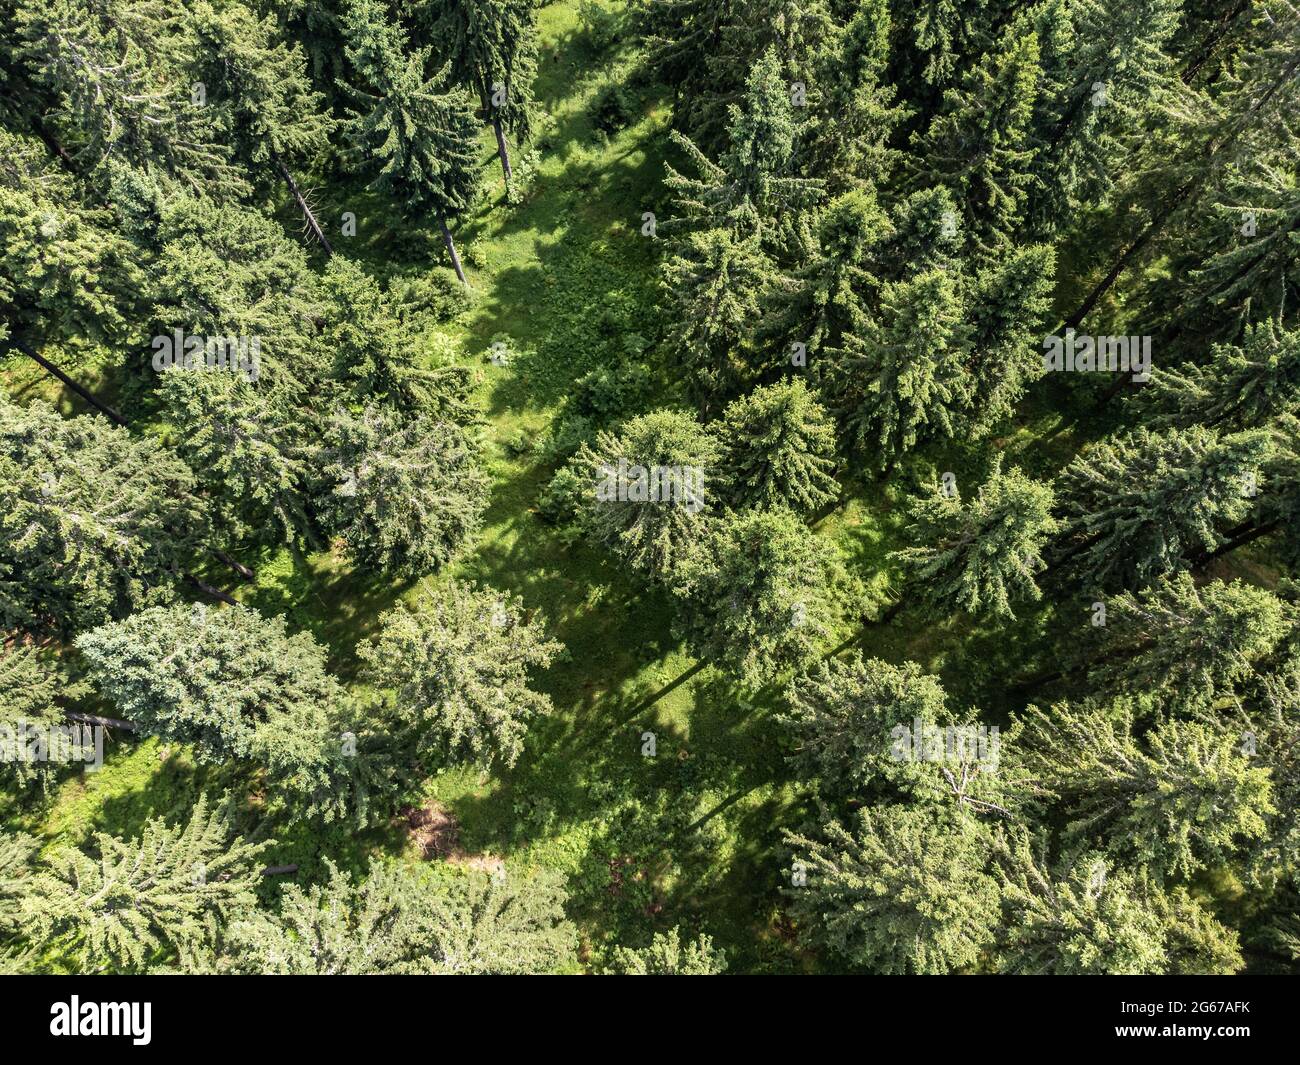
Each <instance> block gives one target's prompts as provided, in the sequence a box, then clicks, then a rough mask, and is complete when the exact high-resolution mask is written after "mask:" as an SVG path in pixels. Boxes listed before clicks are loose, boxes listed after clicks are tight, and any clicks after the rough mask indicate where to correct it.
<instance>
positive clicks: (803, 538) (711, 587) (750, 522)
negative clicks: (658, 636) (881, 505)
mask: <svg viewBox="0 0 1300 1065" xmlns="http://www.w3.org/2000/svg"><path fill="white" fill-rule="evenodd" d="M842 572H843V571H842V569H841V562H840V558H839V556H838V552H837V551H836V550H835V548H834V547H833V546H832V545H831V544H829V543H827V542H825V541H824V540H821V539H820V538H819V537H817V536H816V535H815V534H813V533H812V532H811V531H810V530H809V529H808V528H807V526H805V525H804V524H803V523H802V522H801V521H799V519H798V518H797V517H796V516H795V515H794V514H792V513H790V512H789V511H787V510H770V511H749V512H746V513H743V514H729V515H727V516H725V517H722V518H719V519H717V521H716V522H715V523H714V524H712V525H711V527H710V528H709V529H708V530H707V532H706V535H705V537H704V539H703V540H701V541H699V542H697V543H694V544H691V545H690V548H689V550H688V551H687V553H686V554H685V555H684V556H683V557H682V559H681V562H680V564H679V565H678V566H677V568H676V569H675V570H674V572H673V590H674V591H675V592H676V593H677V594H678V595H679V596H681V598H682V600H683V604H682V605H683V619H682V629H683V631H684V632H685V635H686V639H687V641H688V642H689V643H690V645H691V646H692V647H693V648H694V650H695V652H696V653H697V654H698V655H699V657H701V658H707V659H712V660H714V661H715V662H716V664H717V665H718V666H720V667H721V668H722V669H725V670H726V671H728V672H729V673H732V674H734V675H735V676H736V677H738V678H739V679H740V680H741V682H742V683H744V684H746V685H751V686H752V685H755V684H760V683H765V682H767V681H769V680H772V679H773V678H774V677H776V676H777V675H779V674H780V673H782V672H784V671H785V670H787V669H799V668H802V667H803V666H806V665H807V664H808V663H809V662H810V661H811V660H812V659H813V658H814V657H815V656H816V654H817V652H818V649H819V648H820V646H821V645H822V643H823V641H825V639H826V638H827V636H828V635H829V634H830V631H831V629H832V626H833V625H834V623H835V621H836V614H837V604H836V602H835V601H834V600H835V594H836V586H837V585H839V584H840V583H841V576H842Z"/></svg>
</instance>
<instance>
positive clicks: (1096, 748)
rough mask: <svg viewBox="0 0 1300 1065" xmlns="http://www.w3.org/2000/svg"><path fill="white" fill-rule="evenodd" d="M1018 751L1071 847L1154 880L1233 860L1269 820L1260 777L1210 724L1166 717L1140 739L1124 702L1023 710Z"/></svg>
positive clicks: (1264, 779) (1231, 739)
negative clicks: (1098, 843)
mask: <svg viewBox="0 0 1300 1065" xmlns="http://www.w3.org/2000/svg"><path fill="white" fill-rule="evenodd" d="M1018 747H1019V749H1020V751H1021V757H1022V758H1023V759H1024V765H1025V767H1026V768H1027V769H1028V770H1029V772H1031V773H1033V774H1035V775H1036V776H1037V778H1038V780H1039V781H1040V782H1041V784H1042V786H1043V787H1044V788H1045V789H1047V790H1049V791H1050V792H1051V793H1053V794H1054V795H1055V796H1056V797H1057V799H1058V801H1059V802H1060V803H1061V806H1062V809H1063V813H1064V814H1065V816H1066V818H1067V819H1068V826H1067V834H1068V836H1069V837H1070V838H1071V839H1072V840H1074V841H1078V842H1082V841H1087V840H1096V839H1098V838H1100V839H1101V840H1102V841H1104V846H1105V849H1106V851H1107V853H1109V854H1113V855H1115V856H1117V857H1121V858H1123V859H1125V860H1130V861H1133V862H1136V863H1137V864H1138V865H1140V866H1141V867H1143V868H1146V869H1150V870H1151V873H1152V875H1153V876H1155V877H1157V878H1158V879H1160V880H1161V881H1163V880H1165V879H1169V878H1176V879H1177V878H1185V877H1187V876H1190V875H1192V874H1193V873H1195V872H1196V871H1197V870H1199V869H1202V868H1204V867H1206V866H1207V865H1210V864H1212V863H1216V862H1220V861H1223V860H1226V859H1227V858H1229V857H1231V856H1232V855H1233V854H1234V853H1235V852H1236V851H1237V850H1238V849H1239V848H1240V847H1242V846H1243V845H1245V844H1246V843H1248V842H1249V841H1250V840H1252V839H1257V838H1259V837H1261V836H1262V835H1263V834H1264V832H1265V829H1266V826H1267V821H1266V818H1267V817H1268V815H1270V814H1272V813H1273V812H1274V804H1273V801H1272V794H1271V791H1272V789H1271V786H1270V782H1269V773H1268V770H1267V769H1266V768H1262V767H1255V766H1253V765H1252V764H1251V762H1250V759H1249V758H1248V757H1246V755H1245V754H1244V753H1243V752H1242V750H1241V749H1240V748H1241V740H1240V737H1239V736H1236V735H1233V734H1231V733H1228V732H1225V731H1224V730H1223V728H1222V727H1221V726H1218V725H1215V726H1211V725H1207V724H1203V723H1201V722H1188V721H1179V720H1176V719H1169V720H1165V721H1163V722H1161V723H1160V724H1159V725H1158V726H1157V727H1156V728H1155V729H1154V730H1152V731H1151V732H1149V733H1147V735H1146V736H1144V737H1142V738H1141V739H1139V738H1138V737H1137V736H1136V735H1135V733H1134V728H1133V707H1132V705H1131V704H1129V703H1126V702H1119V703H1117V704H1115V705H1114V706H1112V707H1104V706H1098V705H1091V706H1088V705H1085V706H1077V707H1076V706H1070V705H1068V704H1062V705H1058V706H1055V707H1053V708H1052V710H1051V711H1050V712H1046V711H1043V710H1041V709H1039V708H1038V707H1036V706H1031V707H1029V709H1028V710H1027V711H1026V712H1025V729H1024V731H1023V733H1022V734H1021V736H1020V742H1019V744H1018Z"/></svg>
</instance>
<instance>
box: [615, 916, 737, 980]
mask: <svg viewBox="0 0 1300 1065" xmlns="http://www.w3.org/2000/svg"><path fill="white" fill-rule="evenodd" d="M726 968H727V954H726V951H723V950H719V949H718V948H717V947H715V946H714V945H713V940H712V939H711V938H710V937H708V936H706V935H704V934H703V933H700V935H698V936H697V937H696V938H695V939H688V940H687V941H686V942H685V943H683V942H682V933H681V929H680V928H679V927H678V926H677V925H674V926H673V927H672V929H671V931H668V932H656V933H655V934H654V938H653V939H652V940H651V941H650V945H649V946H648V947H642V948H641V949H640V950H631V949H629V948H627V947H616V948H615V950H614V957H613V959H612V960H611V962H610V965H609V967H608V968H607V969H606V972H607V973H609V974H612V975H615V976H717V975H719V974H720V973H722V972H724V971H726Z"/></svg>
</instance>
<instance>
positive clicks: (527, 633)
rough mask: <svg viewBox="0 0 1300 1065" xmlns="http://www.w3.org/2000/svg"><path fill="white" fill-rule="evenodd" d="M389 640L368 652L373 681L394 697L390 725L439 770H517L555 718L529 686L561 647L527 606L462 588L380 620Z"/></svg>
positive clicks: (454, 586)
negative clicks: (539, 727) (545, 723)
mask: <svg viewBox="0 0 1300 1065" xmlns="http://www.w3.org/2000/svg"><path fill="white" fill-rule="evenodd" d="M380 621H381V623H382V625H383V628H382V629H381V631H380V634H379V642H378V644H375V645H370V644H363V645H362V646H361V647H360V648H359V649H358V653H359V654H360V656H361V658H362V659H363V660H364V661H365V662H366V663H367V666H368V676H369V679H370V680H371V681H372V682H373V683H374V684H375V685H376V686H378V687H381V688H388V689H392V690H393V692H394V693H395V695H394V706H393V709H392V712H391V714H389V715H388V721H387V724H386V727H387V728H388V729H389V730H390V732H393V731H396V732H397V733H399V735H398V736H397V742H399V743H401V744H403V745H404V746H407V747H409V749H412V750H414V751H415V752H416V754H417V757H419V758H420V759H421V760H422V761H424V763H425V764H426V765H427V766H428V767H429V768H435V767H437V766H441V765H446V764H448V763H455V762H459V761H468V762H477V763H481V764H483V765H490V764H492V763H493V762H500V763H502V764H504V765H506V766H513V765H514V764H515V762H516V761H518V759H519V755H520V753H521V752H522V750H523V745H524V736H525V734H526V732H527V729H528V724H529V721H530V720H531V719H532V718H533V717H536V716H538V715H542V714H546V713H548V712H549V711H550V708H551V703H550V700H549V699H547V698H546V696H544V695H541V694H539V693H537V692H535V691H533V690H532V689H531V688H530V687H529V685H528V674H529V670H530V669H534V668H537V667H539V666H545V665H547V664H548V663H549V662H550V661H551V659H552V658H554V657H555V654H556V652H558V651H559V650H561V647H560V645H559V644H558V643H556V642H555V641H553V640H548V639H547V638H546V636H545V632H544V630H543V628H542V626H541V624H540V623H539V622H536V621H532V620H529V619H527V618H526V617H525V616H524V613H523V611H522V608H521V605H520V603H519V602H518V601H517V600H514V601H512V600H510V599H507V598H504V597H502V596H501V595H499V594H498V593H496V592H494V591H492V589H490V588H483V589H479V588H475V587H474V586H472V585H465V584H461V583H459V582H456V581H452V582H450V583H449V584H447V585H446V586H445V587H444V588H443V589H441V590H440V591H439V592H438V593H437V594H435V595H427V596H424V597H423V598H422V599H421V600H420V601H419V602H418V603H417V604H416V605H415V606H408V605H406V604H405V603H403V604H402V605H400V606H399V607H398V608H397V609H396V610H394V611H393V612H392V613H390V614H386V615H384V616H383V617H382V618H381V619H380Z"/></svg>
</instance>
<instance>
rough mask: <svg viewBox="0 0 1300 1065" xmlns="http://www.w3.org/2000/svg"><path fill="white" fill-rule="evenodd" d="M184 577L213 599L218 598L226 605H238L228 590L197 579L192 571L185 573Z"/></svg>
mask: <svg viewBox="0 0 1300 1065" xmlns="http://www.w3.org/2000/svg"><path fill="white" fill-rule="evenodd" d="M185 579H186V580H187V581H189V582H190V583H191V584H192V585H194V587H195V588H197V589H198V590H199V591H201V592H203V594H204V595H210V596H212V598H213V599H218V600H220V601H221V602H223V603H225V604H226V605H227V606H239V601H238V600H237V599H235V597H234V596H232V595H231V594H230V593H229V592H223V591H222V590H221V589H220V588H214V587H213V586H212V585H210V584H206V583H204V582H203V581H201V580H199V579H198V577H196V576H194V574H193V573H186V574H185Z"/></svg>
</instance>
